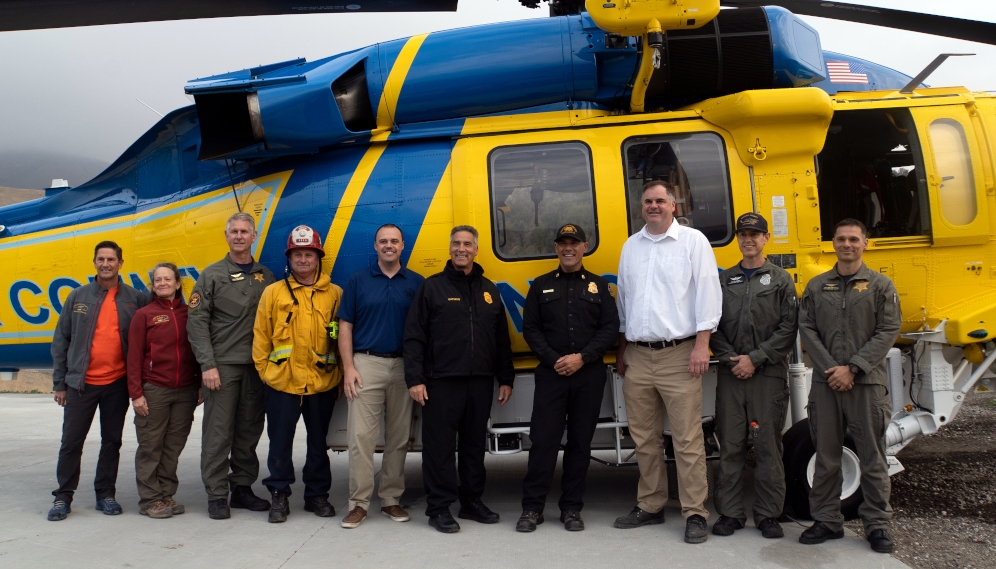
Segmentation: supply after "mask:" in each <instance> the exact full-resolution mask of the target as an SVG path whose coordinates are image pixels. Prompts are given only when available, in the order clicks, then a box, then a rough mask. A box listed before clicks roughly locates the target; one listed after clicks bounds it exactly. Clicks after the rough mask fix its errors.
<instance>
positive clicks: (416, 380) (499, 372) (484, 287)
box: [404, 261, 515, 387]
mask: <svg viewBox="0 0 996 569" xmlns="http://www.w3.org/2000/svg"><path fill="white" fill-rule="evenodd" d="M483 275H484V269H483V268H481V266H480V265H478V264H477V263H474V268H473V270H472V271H471V272H470V274H469V275H466V274H464V273H463V271H458V270H456V269H454V268H453V265H452V263H451V262H450V261H447V262H446V268H445V269H443V272H441V273H437V274H435V275H432V276H431V277H429V278H427V279H425V282H423V283H422V286H421V287H419V289H418V291H417V292H416V293H415V299H414V300H412V306H411V308H410V309H409V310H408V320H407V321H406V322H405V343H404V356H405V383H407V384H408V387H414V386H416V385H421V384H423V383H425V379H426V378H434V379H436V378H446V377H495V378H497V379H498V383H499V384H500V385H509V386H510V385H512V382H513V381H514V379H515V369H514V368H513V367H512V342H511V340H510V339H509V337H508V321H507V318H508V317H507V316H506V315H505V305H504V304H502V300H501V295H500V294H499V292H498V287H496V286H495V284H494V283H493V282H491V281H489V280H488V279H486V278H484V276H483Z"/></svg>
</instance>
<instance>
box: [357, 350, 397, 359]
mask: <svg viewBox="0 0 996 569" xmlns="http://www.w3.org/2000/svg"><path fill="white" fill-rule="evenodd" d="M356 353H357V354H366V355H368V356H373V357H375V358H400V357H401V352H391V353H389V354H382V353H380V352H375V351H373V350H360V351H358V352H356Z"/></svg>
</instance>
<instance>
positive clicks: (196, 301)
mask: <svg viewBox="0 0 996 569" xmlns="http://www.w3.org/2000/svg"><path fill="white" fill-rule="evenodd" d="M187 304H188V305H189V306H190V308H197V307H198V306H200V305H201V293H199V292H195V293H194V294H192V295H190V302H188V303H187Z"/></svg>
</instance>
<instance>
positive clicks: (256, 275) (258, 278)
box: [252, 273, 263, 282]
mask: <svg viewBox="0 0 996 569" xmlns="http://www.w3.org/2000/svg"><path fill="white" fill-rule="evenodd" d="M252 278H254V279H256V281H257V282H263V273H253V274H252Z"/></svg>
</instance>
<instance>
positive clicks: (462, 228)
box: [450, 225, 477, 245]
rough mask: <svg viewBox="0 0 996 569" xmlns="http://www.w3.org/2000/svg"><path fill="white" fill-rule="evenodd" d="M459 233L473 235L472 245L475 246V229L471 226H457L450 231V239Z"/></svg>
mask: <svg viewBox="0 0 996 569" xmlns="http://www.w3.org/2000/svg"><path fill="white" fill-rule="evenodd" d="M460 231H466V232H467V233H470V234H471V235H473V236H474V245H477V229H475V228H474V227H473V226H472V225H457V226H456V227H454V228H453V229H452V230H451V231H450V239H452V238H453V236H454V235H456V234H457V233H459V232H460Z"/></svg>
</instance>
